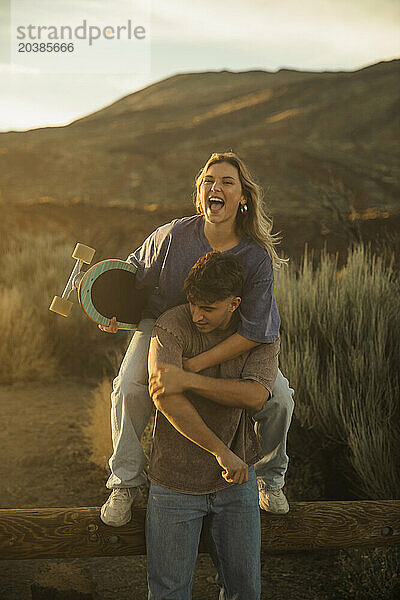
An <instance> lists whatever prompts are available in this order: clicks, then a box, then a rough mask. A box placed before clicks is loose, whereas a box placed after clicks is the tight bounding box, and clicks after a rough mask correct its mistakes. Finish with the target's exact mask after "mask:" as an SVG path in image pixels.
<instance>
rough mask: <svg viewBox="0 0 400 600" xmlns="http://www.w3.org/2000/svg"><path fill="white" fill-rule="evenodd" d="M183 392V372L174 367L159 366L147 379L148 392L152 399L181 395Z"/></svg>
mask: <svg viewBox="0 0 400 600" xmlns="http://www.w3.org/2000/svg"><path fill="white" fill-rule="evenodd" d="M184 391H185V372H184V371H183V369H180V368H179V367H176V366H175V365H160V368H159V369H157V371H156V372H155V374H154V375H152V376H151V377H150V379H149V392H150V395H151V396H152V397H155V398H158V397H160V396H171V395H172V394H182V393H183V392H184Z"/></svg>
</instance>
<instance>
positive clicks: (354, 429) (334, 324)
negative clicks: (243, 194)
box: [277, 246, 400, 499]
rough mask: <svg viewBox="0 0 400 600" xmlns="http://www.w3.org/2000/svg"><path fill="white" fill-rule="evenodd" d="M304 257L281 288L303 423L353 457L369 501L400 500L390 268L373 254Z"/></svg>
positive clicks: (394, 293)
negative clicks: (341, 261) (342, 261)
mask: <svg viewBox="0 0 400 600" xmlns="http://www.w3.org/2000/svg"><path fill="white" fill-rule="evenodd" d="M314 262H315V261H314V257H313V256H310V255H308V254H307V253H306V254H305V256H304V259H303V262H302V265H301V268H300V270H299V272H296V271H295V268H294V267H293V266H291V267H290V268H289V269H285V270H282V272H280V273H279V275H278V280H277V299H278V304H279V308H280V312H281V316H282V331H281V337H282V353H281V362H282V366H283V369H284V371H285V372H286V373H288V374H289V375H290V380H291V384H292V385H293V387H294V388H295V390H296V397H297V405H296V417H297V419H298V420H299V421H300V423H301V425H302V426H303V427H305V428H312V429H313V430H314V431H315V432H317V433H318V434H319V435H320V439H321V440H332V441H333V442H335V443H337V444H340V445H342V446H344V447H345V448H346V449H347V451H348V456H349V461H350V464H351V467H352V470H351V473H350V480H349V483H350V484H351V486H352V488H353V492H358V493H359V494H360V495H361V496H364V497H369V498H376V499H379V498H381V499H383V498H394V497H399V494H400V472H399V471H398V469H396V465H395V459H394V457H395V456H396V451H397V449H398V443H399V438H400V432H399V425H398V415H399V406H398V399H399V389H400V388H399V357H400V294H399V283H398V280H397V279H396V277H395V274H394V272H393V268H392V265H391V264H387V263H385V262H384V261H383V260H382V259H381V258H380V257H377V256H374V255H373V254H372V253H371V252H370V250H369V249H368V248H364V247H362V246H361V247H357V248H354V249H352V250H350V251H349V255H348V260H347V264H346V266H345V267H344V268H343V269H342V270H341V271H338V268H337V257H335V256H330V255H328V254H327V253H325V252H324V253H322V255H321V258H320V261H319V262H318V264H317V265H316V266H315V264H314Z"/></svg>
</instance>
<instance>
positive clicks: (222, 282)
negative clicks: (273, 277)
mask: <svg viewBox="0 0 400 600" xmlns="http://www.w3.org/2000/svg"><path fill="white" fill-rule="evenodd" d="M184 288H185V292H186V297H187V299H188V301H189V302H191V303H192V304H201V303H205V302H206V303H209V304H212V303H214V302H218V301H219V300H226V298H230V297H234V298H236V297H237V296H239V297H241V296H242V293H243V269H242V265H241V264H240V262H239V260H238V259H237V258H236V256H234V255H233V254H223V253H222V252H209V253H208V254H205V255H204V256H202V257H201V258H199V260H198V261H197V262H196V264H195V265H193V267H192V268H191V270H190V273H189V275H188V276H187V277H186V280H185V284H184Z"/></svg>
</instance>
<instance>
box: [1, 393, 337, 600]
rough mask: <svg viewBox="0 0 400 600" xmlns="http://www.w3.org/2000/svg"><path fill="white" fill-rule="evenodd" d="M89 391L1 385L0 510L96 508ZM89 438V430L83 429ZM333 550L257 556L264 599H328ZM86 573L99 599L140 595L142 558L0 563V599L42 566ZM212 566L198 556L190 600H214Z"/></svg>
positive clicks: (23, 599)
mask: <svg viewBox="0 0 400 600" xmlns="http://www.w3.org/2000/svg"><path fill="white" fill-rule="evenodd" d="M92 391H93V388H92V387H91V386H90V385H88V384H83V383H80V382H77V381H68V382H65V381H62V382H56V383H51V384H48V385H43V384H36V385H35V384H32V385H30V386H29V387H27V386H26V385H23V384H18V385H13V386H3V387H1V388H0V410H1V415H2V422H3V427H2V428H1V429H0V454H1V456H2V458H3V460H2V462H1V466H0V469H1V471H0V477H1V482H2V486H1V487H0V508H11V507H12V508H32V507H42V508H44V507H74V506H100V505H101V504H102V503H103V501H104V500H105V498H106V497H107V490H106V488H105V485H104V482H105V478H106V476H107V473H106V471H105V470H104V469H102V468H101V467H100V466H98V465H96V464H95V463H93V462H91V446H92V445H94V441H93V440H92V441H91V440H90V439H88V438H87V437H86V438H85V433H84V432H87V430H88V429H87V424H88V422H89V420H90V418H91V417H90V415H91V410H90V409H91V405H92V403H93V397H92ZM86 435H87V434H86ZM335 558H336V554H335V553H328V554H327V553H321V552H319V553H306V554H295V555H280V556H277V555H274V556H269V555H263V561H262V563H263V593H262V599H263V600H267V599H274V600H334V599H336V598H337V596H336V595H335V592H334V588H333V586H332V580H333V579H334V577H335V571H336V569H335V566H334V564H335ZM60 562H64V563H71V564H73V565H77V566H79V567H80V568H86V569H88V570H89V571H90V573H91V576H92V578H93V580H94V581H95V583H96V585H97V590H98V593H99V596H100V598H102V599H103V600H128V599H129V600H145V599H146V597H147V587H146V563H145V558H144V557H113V558H93V559H85V560H81V559H68V560H67V559H66V560H63V561H61V560H57V561H56V560H54V561H49V560H24V561H7V560H4V561H0V599H1V600H30V598H31V592H30V586H31V583H32V582H33V581H34V578H35V574H36V573H37V572H38V570H39V569H40V568H41V567H43V565H44V564H46V563H60ZM214 573H215V571H214V568H213V566H212V563H211V561H210V558H209V557H208V555H200V557H199V559H198V562H197V568H196V577H195V584H194V589H193V600H216V599H217V597H218V589H217V587H216V586H215V584H214V583H213V575H214Z"/></svg>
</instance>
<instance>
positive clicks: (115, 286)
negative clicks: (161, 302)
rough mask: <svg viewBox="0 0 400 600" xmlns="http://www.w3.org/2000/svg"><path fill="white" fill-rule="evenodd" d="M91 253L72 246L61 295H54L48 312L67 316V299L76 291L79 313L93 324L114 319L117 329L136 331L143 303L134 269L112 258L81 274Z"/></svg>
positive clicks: (69, 304) (92, 249)
mask: <svg viewBox="0 0 400 600" xmlns="http://www.w3.org/2000/svg"><path fill="white" fill-rule="evenodd" d="M95 252H96V251H95V250H94V248H90V247H89V246H85V244H80V243H78V244H76V246H75V249H74V251H73V253H72V258H74V259H75V260H76V264H75V266H74V268H73V269H72V272H71V275H70V276H69V279H68V282H67V285H66V286H65V289H64V291H63V293H62V295H61V296H54V298H53V301H52V303H51V304H50V306H49V310H51V311H52V312H55V313H57V314H59V315H62V316H63V317H68V315H69V314H70V312H71V309H72V306H73V302H71V300H70V299H69V298H70V296H71V294H72V292H73V290H76V291H77V296H78V302H79V304H80V306H81V308H82V310H83V312H84V313H85V315H86V316H87V317H89V319H91V320H92V321H94V322H95V323H100V324H101V325H109V324H110V320H111V318H112V317H114V316H115V317H116V318H117V325H118V328H119V329H127V330H129V329H136V326H137V324H138V322H139V321H140V315H141V311H142V308H143V306H144V303H145V301H146V296H145V293H144V291H143V290H137V289H135V276H136V271H137V268H136V267H135V266H134V265H131V264H129V263H127V262H125V261H123V260H119V259H116V258H115V259H108V260H103V261H101V262H99V263H96V264H94V265H93V266H91V267H90V268H89V269H87V270H86V271H82V266H83V265H84V264H88V265H89V264H90V263H91V262H92V259H93V256H94V254H95Z"/></svg>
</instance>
